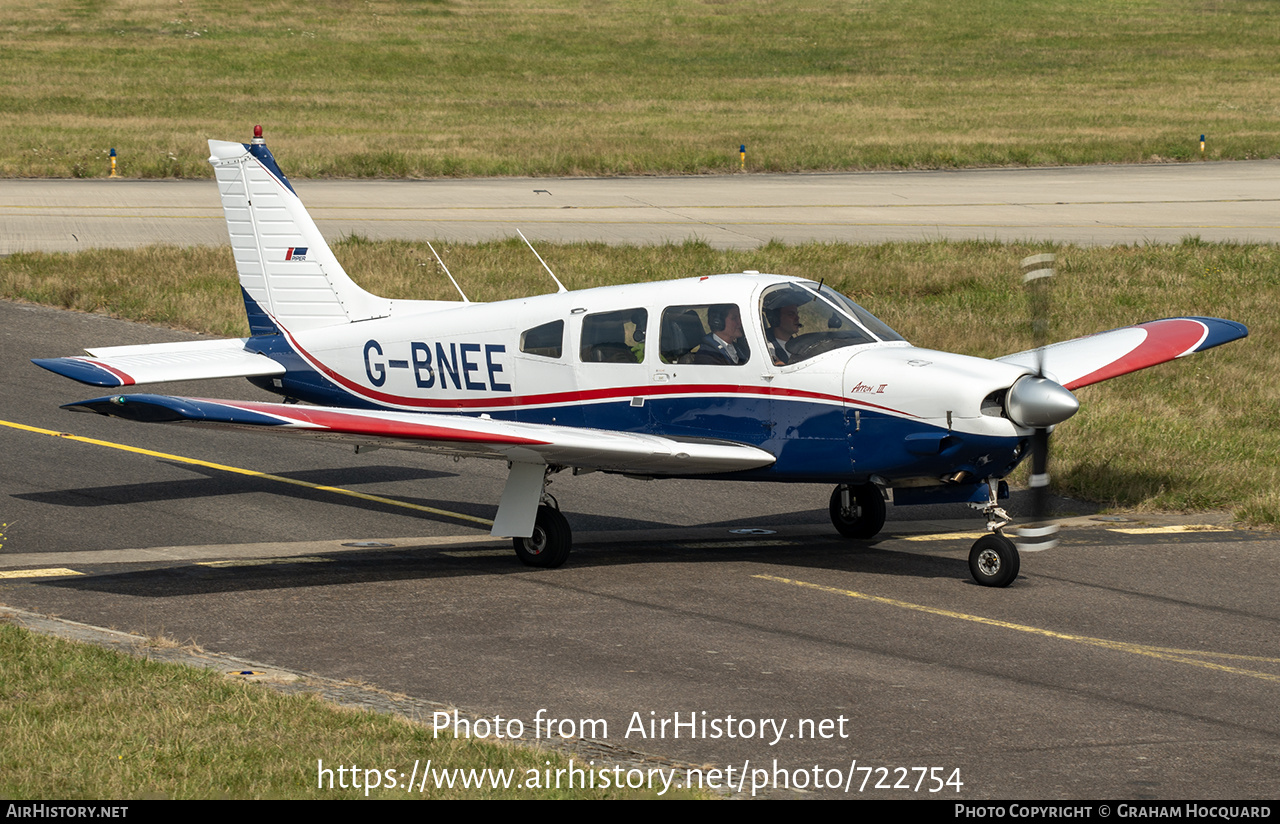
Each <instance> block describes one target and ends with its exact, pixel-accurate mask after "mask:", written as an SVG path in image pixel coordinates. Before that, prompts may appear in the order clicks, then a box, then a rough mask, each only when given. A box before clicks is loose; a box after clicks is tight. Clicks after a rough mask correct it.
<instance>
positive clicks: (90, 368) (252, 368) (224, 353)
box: [31, 338, 285, 386]
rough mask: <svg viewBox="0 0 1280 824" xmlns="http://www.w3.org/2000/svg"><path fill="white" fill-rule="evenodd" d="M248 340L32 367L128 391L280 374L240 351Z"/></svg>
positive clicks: (40, 362) (152, 346) (103, 352)
mask: <svg viewBox="0 0 1280 824" xmlns="http://www.w3.org/2000/svg"><path fill="white" fill-rule="evenodd" d="M246 340H248V338H231V339H229V340H201V341H182V342H178V343H149V344H143V345H139V346H109V347H104V348H99V349H89V350H86V351H88V353H89V354H90V355H93V357H91V358H37V359H35V360H33V361H31V362H32V363H34V364H35V365H36V366H40V367H43V368H44V369H48V370H49V371H50V372H54V373H56V374H59V375H62V376H63V377H65V378H71V379H72V380H77V381H80V382H81V383H87V384H89V385H90V386H133V385H135V384H145V383H161V382H164V381H182V380H203V379H206V378H248V377H254V376H259V375H283V374H284V372H285V368H284V367H283V366H281V365H280V364H279V363H276V362H275V361H273V360H272V359H271V358H268V357H267V356H266V355H260V354H258V353H257V352H249V351H247V350H246V349H245V348H244V344H245V341H246Z"/></svg>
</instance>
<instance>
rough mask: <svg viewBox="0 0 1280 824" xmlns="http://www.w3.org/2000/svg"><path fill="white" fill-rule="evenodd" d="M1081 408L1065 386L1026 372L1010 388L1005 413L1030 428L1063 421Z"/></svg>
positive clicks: (1052, 424)
mask: <svg viewBox="0 0 1280 824" xmlns="http://www.w3.org/2000/svg"><path fill="white" fill-rule="evenodd" d="M1079 408H1080V402H1079V401H1077V400H1076V396H1075V395H1072V394H1071V393H1070V392H1068V391H1067V390H1066V389H1064V388H1063V387H1062V386H1060V385H1058V384H1056V383H1054V382H1053V381H1051V380H1049V379H1048V378H1043V377H1040V376H1038V375H1024V376H1022V377H1021V378H1018V380H1017V381H1016V382H1015V383H1014V384H1013V386H1011V387H1010V388H1009V394H1008V395H1006V396H1005V412H1006V413H1007V414H1008V415H1009V420H1011V421H1013V422H1014V423H1016V424H1018V425H1019V426H1025V427H1027V428H1028V429H1038V428H1042V427H1047V426H1054V425H1055V424H1060V423H1062V422H1063V421H1065V420H1066V419H1067V418H1070V417H1071V416H1072V415H1074V414H1075V413H1076V410H1077V409H1079Z"/></svg>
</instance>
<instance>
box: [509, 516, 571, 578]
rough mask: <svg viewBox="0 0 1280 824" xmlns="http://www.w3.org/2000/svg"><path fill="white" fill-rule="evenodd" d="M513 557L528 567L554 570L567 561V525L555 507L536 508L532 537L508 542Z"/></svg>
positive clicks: (568, 540) (568, 545) (568, 543)
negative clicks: (514, 549)
mask: <svg viewBox="0 0 1280 824" xmlns="http://www.w3.org/2000/svg"><path fill="white" fill-rule="evenodd" d="M511 542H512V543H513V544H515V547H516V555H518V556H519V557H520V560H521V561H523V562H524V563H526V564H528V565H529V566H534V567H542V568H544V569H555V568H556V567H558V566H560V565H561V564H563V563H564V562H565V561H567V560H569V550H570V549H572V548H573V531H572V530H570V529H569V521H568V520H566V519H565V517H564V516H563V515H561V514H560V510H558V509H556V508H555V507H551V506H547V505H546V504H542V505H541V506H539V507H538V516H537V520H535V521H534V524H533V534H532V535H530V536H529V537H528V538H512V539H511Z"/></svg>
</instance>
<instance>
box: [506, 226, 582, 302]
mask: <svg viewBox="0 0 1280 824" xmlns="http://www.w3.org/2000/svg"><path fill="white" fill-rule="evenodd" d="M516 234H517V235H519V236H520V239H521V240H523V241H524V245H525V246H528V247H529V251H530V252H533V256H534V257H536V258H537V259H538V262H539V263H541V264H542V268H543V269H546V270H547V274H548V275H551V279H552V280H554V281H555V282H556V286H559V287H560V288H559V289H558V290H556V291H559V292H568V291H569V290H568V289H566V288H564V284H563V283H561V282H560V278H558V277H556V273H555V272H553V271H551V267H550V266H548V265H547V262H546V261H545V260H543V259H542V255H540V254H538V250H537V249H535V248H533V244H532V243H530V242H529V238H527V237H525V236H524V232H522V231H520V230H519V229H516Z"/></svg>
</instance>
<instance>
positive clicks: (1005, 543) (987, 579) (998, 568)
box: [969, 534, 1022, 587]
mask: <svg viewBox="0 0 1280 824" xmlns="http://www.w3.org/2000/svg"><path fill="white" fill-rule="evenodd" d="M1021 565H1022V561H1021V559H1020V558H1019V556H1018V548H1017V547H1016V546H1014V545H1013V541H1010V540H1009V539H1008V538H1006V537H1005V536H1003V535H1000V534H992V535H984V536H982V537H981V538H979V539H978V540H977V541H975V542H974V544H973V549H970V550H969V574H970V575H972V576H973V580H974V581H977V582H978V583H979V584H981V585H982V586H984V587H1007V586H1009V584H1012V583H1013V579H1015V578H1017V577H1018V568H1019V567H1020V566H1021Z"/></svg>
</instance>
